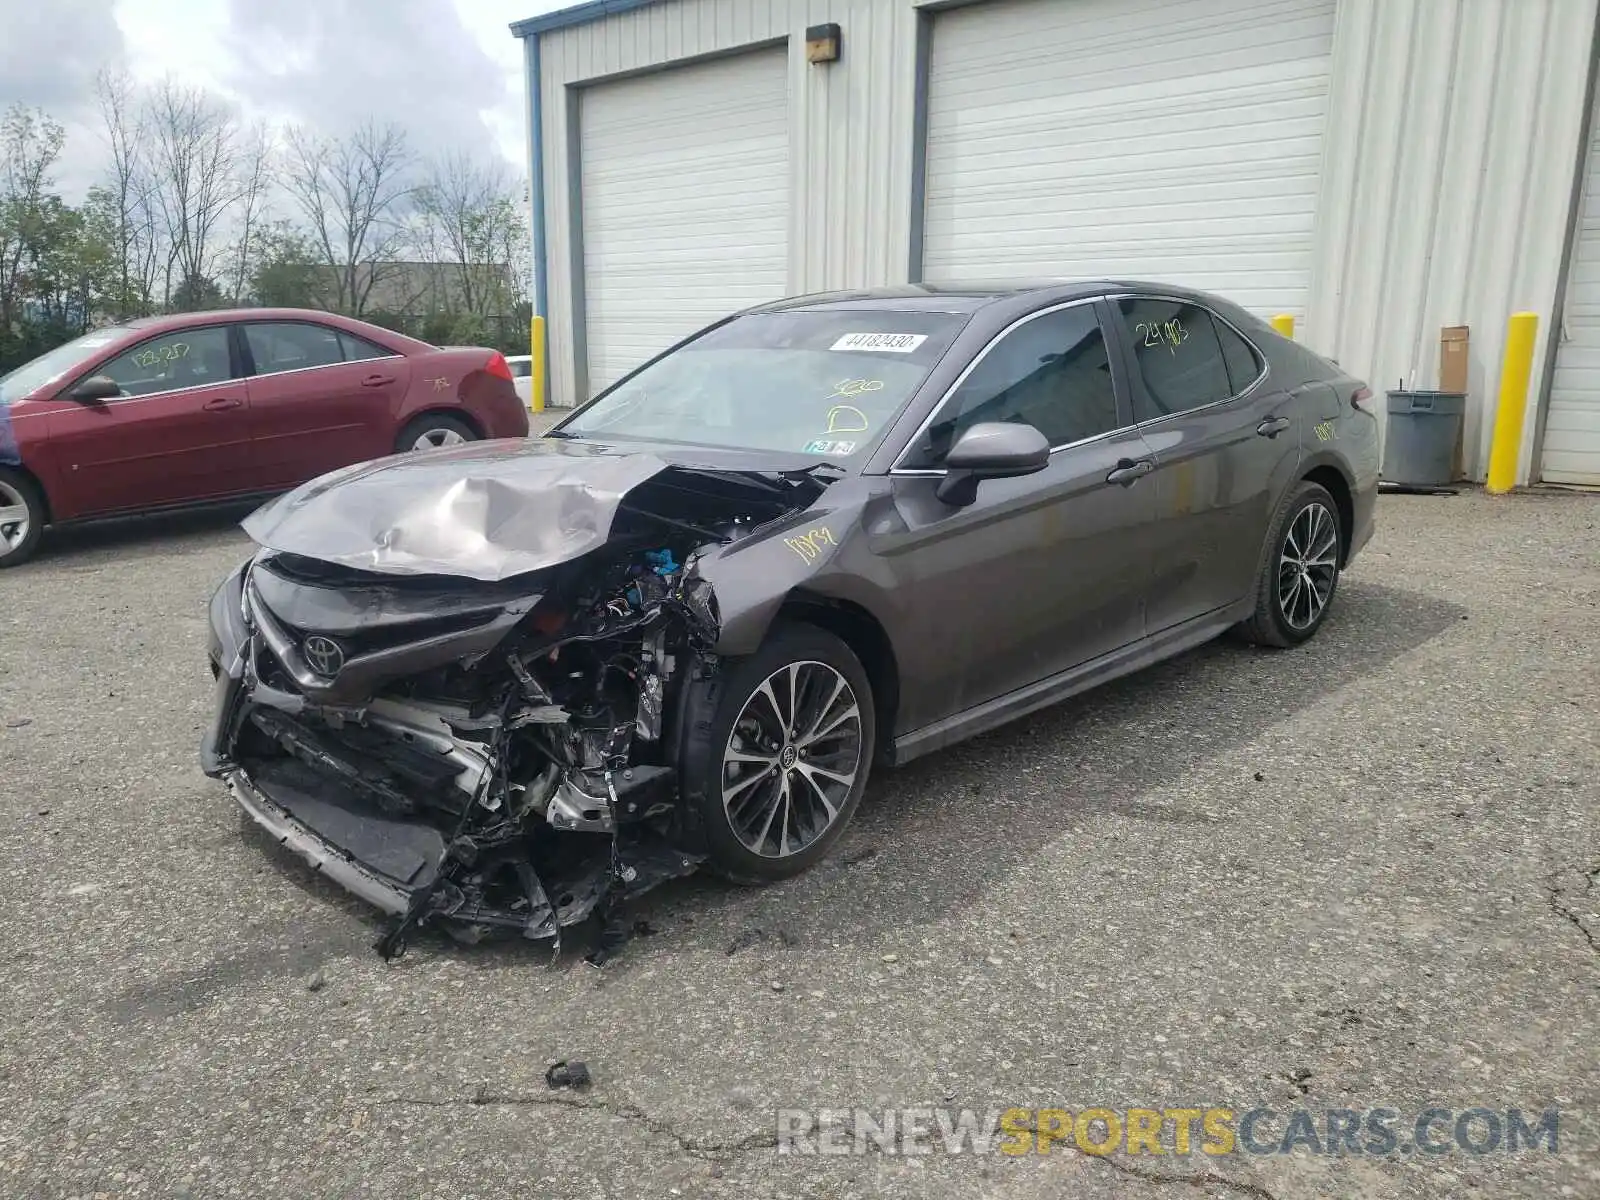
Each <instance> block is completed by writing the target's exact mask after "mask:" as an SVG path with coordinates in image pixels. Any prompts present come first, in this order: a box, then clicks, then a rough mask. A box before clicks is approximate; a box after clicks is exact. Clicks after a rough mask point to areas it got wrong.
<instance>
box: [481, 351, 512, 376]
mask: <svg viewBox="0 0 1600 1200" xmlns="http://www.w3.org/2000/svg"><path fill="white" fill-rule="evenodd" d="M484 370H485V371H487V372H489V374H491V375H493V376H494V377H495V378H496V379H504V380H505V381H506V382H507V383H510V382H512V378H511V364H510V363H508V362H506V356H505V355H504V354H501V353H500V351H498V350H496V351H495V352H494V353H493V354H491V355H490V356H489V365H488V366H486V367H485V368H484Z"/></svg>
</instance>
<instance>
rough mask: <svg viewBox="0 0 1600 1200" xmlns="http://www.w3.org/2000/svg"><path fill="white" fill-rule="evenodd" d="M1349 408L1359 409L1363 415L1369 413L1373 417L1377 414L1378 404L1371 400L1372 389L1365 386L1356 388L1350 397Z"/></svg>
mask: <svg viewBox="0 0 1600 1200" xmlns="http://www.w3.org/2000/svg"><path fill="white" fill-rule="evenodd" d="M1350 406H1351V407H1352V408H1359V409H1360V410H1361V411H1362V412H1364V413H1371V414H1372V415H1373V416H1377V414H1378V403H1377V401H1376V400H1374V399H1373V398H1372V389H1371V388H1369V387H1367V386H1366V385H1365V384H1363V385H1362V386H1361V387H1358V388H1357V389H1356V390H1355V394H1354V395H1352V396H1351V397H1350Z"/></svg>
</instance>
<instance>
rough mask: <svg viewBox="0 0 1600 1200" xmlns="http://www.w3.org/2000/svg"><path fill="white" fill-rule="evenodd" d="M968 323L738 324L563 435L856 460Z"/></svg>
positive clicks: (657, 367) (893, 316)
mask: <svg viewBox="0 0 1600 1200" xmlns="http://www.w3.org/2000/svg"><path fill="white" fill-rule="evenodd" d="M966 320H967V319H966V317H965V316H961V315H956V314H952V313H932V312H903V311H899V310H895V309H872V308H851V309H832V310H827V311H816V310H812V311H802V312H794V311H790V312H776V313H757V314H752V315H750V316H745V317H738V318H736V319H735V320H733V321H730V322H728V323H727V324H726V325H722V326H719V327H718V328H716V329H713V330H712V331H711V332H709V333H707V334H705V335H704V336H703V337H700V338H697V339H696V340H694V341H693V342H691V343H689V344H688V345H687V346H684V347H683V348H681V349H679V350H677V351H676V352H674V353H672V354H669V355H667V357H665V358H663V359H661V360H660V361H658V362H656V363H653V364H652V365H650V366H648V367H646V368H644V369H643V370H642V371H640V372H639V373H638V374H637V375H634V376H633V377H632V378H630V379H627V380H625V381H624V382H623V383H621V384H619V385H618V386H617V387H615V388H613V389H612V390H611V391H609V392H607V393H605V394H604V395H603V396H601V397H600V399H598V400H596V401H595V402H594V404H592V405H591V406H590V407H589V408H588V409H586V410H584V411H583V412H581V413H579V414H578V415H577V416H575V417H574V418H573V419H572V420H570V421H568V422H567V423H566V424H565V425H563V426H562V427H561V430H560V432H561V434H562V435H563V436H567V437H584V436H586V435H588V436H594V437H602V436H603V437H605V438H608V439H610V438H627V439H634V438H637V439H639V440H641V441H661V442H679V443H687V444H691V445H698V446H727V447H732V448H735V449H741V450H773V451H783V452H787V453H791V454H808V455H816V456H819V457H823V458H828V459H833V460H836V461H837V460H842V459H850V458H855V457H858V456H861V455H864V454H865V453H866V451H867V450H868V449H869V448H870V447H871V446H872V444H873V443H874V442H875V441H876V440H877V438H878V436H879V435H880V434H882V433H883V431H884V429H885V428H887V427H888V425H889V423H890V422H891V421H892V420H894V418H895V416H896V415H898V413H899V412H900V410H901V409H902V408H903V407H904V406H905V404H906V402H907V401H908V400H910V398H911V396H912V394H913V393H914V392H915V391H916V390H917V388H918V386H920V385H921V383H922V381H923V380H924V379H926V378H927V376H928V372H929V371H931V370H932V369H933V366H934V364H935V363H937V362H938V361H939V359H940V358H941V357H942V356H943V354H944V352H945V351H946V350H947V349H948V348H949V346H950V342H951V341H952V339H954V337H955V336H956V334H957V333H958V332H960V330H961V327H962V326H963V325H964V324H966Z"/></svg>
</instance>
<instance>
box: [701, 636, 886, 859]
mask: <svg viewBox="0 0 1600 1200" xmlns="http://www.w3.org/2000/svg"><path fill="white" fill-rule="evenodd" d="M876 739H877V726H876V721H875V720H874V710H873V700H872V684H871V682H870V681H869V679H868V678H867V673H866V671H865V670H864V669H863V668H862V666H861V663H860V662H859V661H858V660H857V658H856V656H855V655H854V654H853V653H851V651H850V647H848V646H847V645H845V643H844V642H843V641H841V640H840V639H839V638H837V637H835V636H834V635H833V634H831V633H828V632H827V631H826V630H823V629H819V628H817V627H815V626H812V625H801V624H790V625H783V626H780V627H778V628H777V629H776V630H774V632H773V633H772V635H771V636H770V637H769V638H768V639H767V641H766V643H765V644H764V645H763V646H762V647H761V649H760V650H759V651H757V652H756V653H755V654H753V655H751V656H750V657H748V658H745V659H742V660H740V661H738V662H737V663H733V664H730V665H729V666H728V669H727V671H726V674H725V675H724V676H723V677H722V678H721V679H719V680H718V681H717V683H716V685H715V689H714V692H713V693H712V696H711V698H710V699H709V700H708V702H707V704H706V706H705V711H704V712H702V713H699V714H695V715H693V716H692V717H691V719H690V723H689V732H688V736H687V741H686V743H685V745H684V757H683V763H682V768H683V783H684V794H685V796H686V798H687V800H688V802H689V803H690V804H691V805H692V806H693V808H694V810H695V816H696V817H697V819H698V823H699V825H700V828H701V829H702V830H703V832H704V835H705V840H706V848H707V850H708V851H709V853H710V857H711V860H712V863H713V865H714V866H715V867H716V868H717V869H718V870H719V871H720V872H721V873H722V874H724V875H726V876H727V877H729V878H730V879H733V880H736V881H739V882H743V883H766V882H771V881H775V880H779V879H788V878H790V877H791V876H794V875H798V874H800V873H801V872H802V871H804V870H806V869H807V868H809V867H810V866H812V865H813V864H814V863H816V862H817V861H818V860H819V859H821V858H823V857H824V856H825V855H826V854H827V853H828V851H829V849H830V848H831V847H832V846H833V844H834V843H835V842H836V841H838V839H839V836H840V835H841V834H842V833H843V832H844V830H845V827H846V826H847V825H848V824H849V823H850V819H851V817H853V816H854V815H855V811H856V807H857V805H858V804H860V802H861V794H862V792H863V791H865V790H866V786H867V774H868V771H869V769H870V768H871V765H872V758H873V751H874V749H875V745H876Z"/></svg>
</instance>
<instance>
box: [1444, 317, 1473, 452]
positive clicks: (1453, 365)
mask: <svg viewBox="0 0 1600 1200" xmlns="http://www.w3.org/2000/svg"><path fill="white" fill-rule="evenodd" d="M1468 332H1469V330H1468V327H1467V326H1466V325H1446V326H1445V327H1444V328H1443V329H1441V330H1440V331H1439V390H1440V391H1441V392H1460V393H1461V394H1462V395H1463V396H1464V395H1466V394H1467V351H1468V349H1469V341H1468ZM1466 440H1467V423H1466V422H1465V421H1463V422H1462V423H1461V432H1460V434H1459V435H1458V436H1457V437H1456V456H1455V464H1454V465H1455V472H1454V473H1455V478H1457V479H1465V478H1466V477H1467V472H1466V445H1465V443H1466Z"/></svg>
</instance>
